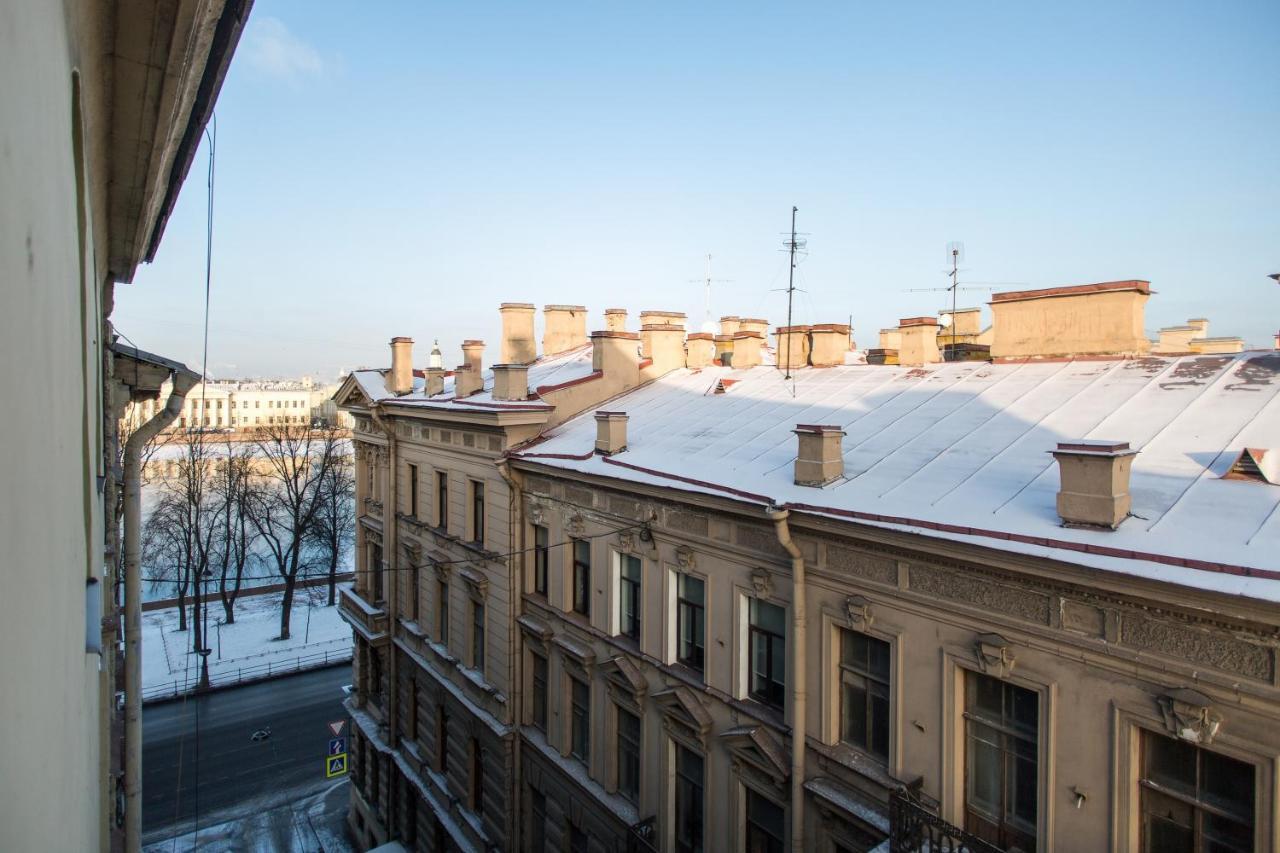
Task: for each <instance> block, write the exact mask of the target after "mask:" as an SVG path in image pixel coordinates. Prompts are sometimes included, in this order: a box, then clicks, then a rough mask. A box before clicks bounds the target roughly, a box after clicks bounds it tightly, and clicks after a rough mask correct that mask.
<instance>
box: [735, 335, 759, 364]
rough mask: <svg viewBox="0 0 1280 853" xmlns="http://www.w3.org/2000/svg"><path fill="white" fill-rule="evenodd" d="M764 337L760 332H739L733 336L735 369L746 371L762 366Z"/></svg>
mask: <svg viewBox="0 0 1280 853" xmlns="http://www.w3.org/2000/svg"><path fill="white" fill-rule="evenodd" d="M763 348H764V335H762V334H760V333H759V332H741V331H740V332H737V333H735V334H734V336H733V367H734V369H737V370H745V369H746V368H748V367H755V366H756V365H758V364H760V357H761V350H762V349H763Z"/></svg>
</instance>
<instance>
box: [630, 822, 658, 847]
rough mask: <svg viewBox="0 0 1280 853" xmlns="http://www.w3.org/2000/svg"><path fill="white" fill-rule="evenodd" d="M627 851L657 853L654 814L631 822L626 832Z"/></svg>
mask: <svg viewBox="0 0 1280 853" xmlns="http://www.w3.org/2000/svg"><path fill="white" fill-rule="evenodd" d="M627 853H658V818H657V816H656V815H654V816H651V817H647V818H645V819H644V820H642V821H638V822H637V823H633V824H632V825H631V826H630V827H629V829H628V832H627Z"/></svg>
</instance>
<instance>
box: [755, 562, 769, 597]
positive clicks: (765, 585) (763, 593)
mask: <svg viewBox="0 0 1280 853" xmlns="http://www.w3.org/2000/svg"><path fill="white" fill-rule="evenodd" d="M751 585H752V586H753V587H755V590H756V595H757V596H759V597H760V598H772V597H773V578H772V576H770V574H769V570H768V569H766V568H756V569H752V570H751Z"/></svg>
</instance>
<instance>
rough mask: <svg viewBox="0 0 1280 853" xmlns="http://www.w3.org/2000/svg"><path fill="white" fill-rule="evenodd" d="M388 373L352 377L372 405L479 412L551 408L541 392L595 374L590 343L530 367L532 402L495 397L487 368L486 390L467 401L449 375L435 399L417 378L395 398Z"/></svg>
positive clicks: (359, 372) (361, 373) (368, 372)
mask: <svg viewBox="0 0 1280 853" xmlns="http://www.w3.org/2000/svg"><path fill="white" fill-rule="evenodd" d="M387 372H388V371H385V370H357V371H355V372H353V373H352V374H351V376H352V378H354V379H355V382H356V384H357V386H359V388H360V391H361V393H363V394H364V395H365V396H366V397H368V398H369V399H370V400H371V401H372V402H383V401H394V402H395V404H396V405H397V406H415V407H425V408H437V407H447V408H448V409H449V410H450V411H455V412H456V411H462V410H466V409H478V410H482V411H493V410H494V409H516V410H519V409H547V410H550V409H551V406H549V405H547V404H546V403H543V402H542V401H541V400H539V399H538V398H537V393H538V390H539V389H544V390H545V389H549V388H553V387H555V386H559V385H562V384H564V383H566V382H573V381H575V380H579V379H583V378H585V377H587V376H590V375H591V374H592V372H593V371H592V366H591V346H590V344H587V345H584V346H580V347H576V348H574V349H571V350H569V351H567V352H562V353H557V354H556V355H551V356H542V357H541V358H539V359H538V360H537V361H535V362H533V363H532V364H530V365H529V391H530V392H531V393H530V399H528V400H524V401H519V402H510V401H503V400H495V399H494V398H493V371H492V370H488V369H486V370H485V371H484V373H483V376H484V390H482V391H478V392H476V393H475V394H471V395H470V396H467V397H463V398H456V397H454V395H453V389H454V380H455V377H454V376H452V375H450V376H446V377H445V380H444V391H443V392H442V393H439V394H434V395H431V396H428V395H426V394H425V393H423V391H424V389H425V386H426V380H425V379H424V378H423V377H421V376H419V375H417V371H415V373H414V377H413V391H412V393H409V394H403V395H399V396H397V395H395V394H393V393H391V391H390V390H388V389H387V381H386V374H387Z"/></svg>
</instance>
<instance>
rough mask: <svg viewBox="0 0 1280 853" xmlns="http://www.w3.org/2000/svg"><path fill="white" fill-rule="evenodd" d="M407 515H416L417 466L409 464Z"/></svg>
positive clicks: (415, 516)
mask: <svg viewBox="0 0 1280 853" xmlns="http://www.w3.org/2000/svg"><path fill="white" fill-rule="evenodd" d="M409 515H411V516H413V517H414V518H417V517H418V466H417V465H410V466H409Z"/></svg>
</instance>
